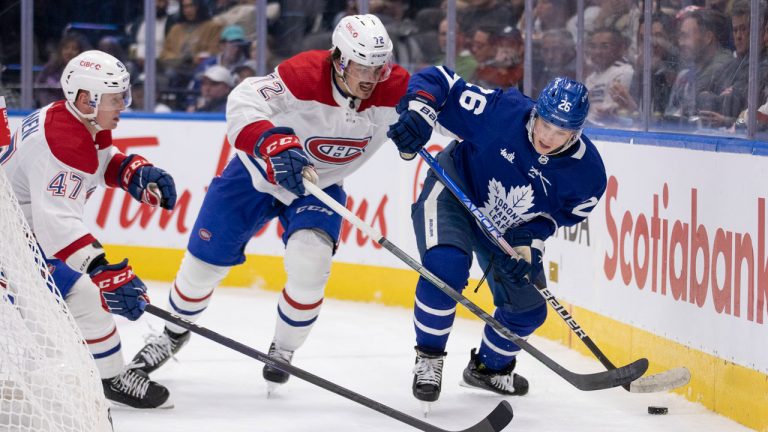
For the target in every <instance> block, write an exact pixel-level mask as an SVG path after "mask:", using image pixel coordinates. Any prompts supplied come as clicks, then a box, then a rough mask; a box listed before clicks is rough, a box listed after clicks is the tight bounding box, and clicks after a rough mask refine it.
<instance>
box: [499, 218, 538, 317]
mask: <svg viewBox="0 0 768 432" xmlns="http://www.w3.org/2000/svg"><path fill="white" fill-rule="evenodd" d="M510 231H511V232H510ZM510 231H508V232H507V233H505V234H504V239H505V240H506V241H507V243H509V245H510V246H512V247H513V248H514V250H515V252H517V254H518V255H517V257H511V256H509V255H506V254H504V255H499V256H496V257H494V262H493V266H494V268H495V279H496V282H497V283H496V284H494V285H495V286H496V288H495V289H494V290H493V303H494V304H495V305H496V306H502V305H503V304H505V303H510V302H511V301H510V300H511V299H510V295H511V294H512V292H511V291H515V290H517V289H519V288H520V287H523V286H526V285H530V284H533V283H534V282H535V281H536V280H537V279H538V278H540V277H542V276H543V275H544V263H543V259H542V251H541V250H540V249H539V248H537V247H534V246H533V241H534V237H533V234H532V233H531V232H530V231H528V230H525V229H513V230H510ZM508 288H509V289H508Z"/></svg>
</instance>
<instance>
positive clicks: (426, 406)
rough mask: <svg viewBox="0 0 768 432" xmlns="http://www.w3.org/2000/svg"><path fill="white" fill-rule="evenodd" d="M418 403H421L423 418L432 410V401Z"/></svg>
mask: <svg viewBox="0 0 768 432" xmlns="http://www.w3.org/2000/svg"><path fill="white" fill-rule="evenodd" d="M419 403H420V404H421V412H422V414H424V418H427V416H429V413H430V412H431V411H432V402H426V401H419Z"/></svg>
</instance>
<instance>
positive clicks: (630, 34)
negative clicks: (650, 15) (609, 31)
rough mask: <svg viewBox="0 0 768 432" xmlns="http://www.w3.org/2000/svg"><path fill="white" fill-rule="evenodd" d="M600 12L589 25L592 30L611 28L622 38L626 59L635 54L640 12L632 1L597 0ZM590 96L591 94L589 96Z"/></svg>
mask: <svg viewBox="0 0 768 432" xmlns="http://www.w3.org/2000/svg"><path fill="white" fill-rule="evenodd" d="M597 3H598V4H599V6H600V10H599V11H598V13H597V16H595V18H594V20H593V21H592V23H591V26H592V28H593V29H599V28H613V29H616V30H618V31H619V33H620V34H621V35H622V36H624V38H625V40H626V41H627V42H626V46H627V55H628V56H627V58H634V57H635V55H636V53H637V39H636V38H637V27H638V24H639V22H640V16H642V12H641V11H640V9H639V8H638V7H637V5H636V4H635V3H638V2H636V1H634V0H597ZM590 96H591V94H590Z"/></svg>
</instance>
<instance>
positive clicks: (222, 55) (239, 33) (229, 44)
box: [201, 24, 250, 71]
mask: <svg viewBox="0 0 768 432" xmlns="http://www.w3.org/2000/svg"><path fill="white" fill-rule="evenodd" d="M249 45H250V43H249V42H248V41H247V40H246V38H245V31H243V28H242V27H240V26H239V25H236V24H233V25H229V26H227V27H225V28H224V30H222V31H221V40H220V41H219V54H218V55H216V56H213V57H209V58H208V59H206V60H205V61H203V62H202V63H201V66H202V67H203V68H202V70H206V69H207V68H208V67H209V66H212V65H215V64H218V65H222V66H224V67H226V68H227V69H229V70H230V71H234V69H235V68H236V67H237V66H239V65H241V64H243V62H245V61H246V60H247V59H248V52H249Z"/></svg>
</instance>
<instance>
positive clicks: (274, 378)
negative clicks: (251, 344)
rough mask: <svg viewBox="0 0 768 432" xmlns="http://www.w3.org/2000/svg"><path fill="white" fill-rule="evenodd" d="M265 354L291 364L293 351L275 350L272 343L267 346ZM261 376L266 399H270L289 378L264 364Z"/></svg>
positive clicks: (285, 373) (286, 374) (288, 375)
mask: <svg viewBox="0 0 768 432" xmlns="http://www.w3.org/2000/svg"><path fill="white" fill-rule="evenodd" d="M267 354H268V355H269V356H270V357H273V358H275V359H277V360H280V361H282V362H285V363H288V364H290V363H291V359H292V358H293V351H289V350H284V349H280V348H277V346H276V345H275V343H274V342H272V344H270V345H269V353H267ZM262 376H264V379H265V380H266V381H267V397H270V396H271V395H272V393H274V391H275V390H276V389H277V388H278V387H279V386H280V385H281V384H285V383H286V382H287V381H288V378H290V376H291V375H290V374H288V373H287V372H283V371H281V370H280V369H277V368H274V367H272V366H270V365H266V364H265V365H264V369H263V370H262Z"/></svg>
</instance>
